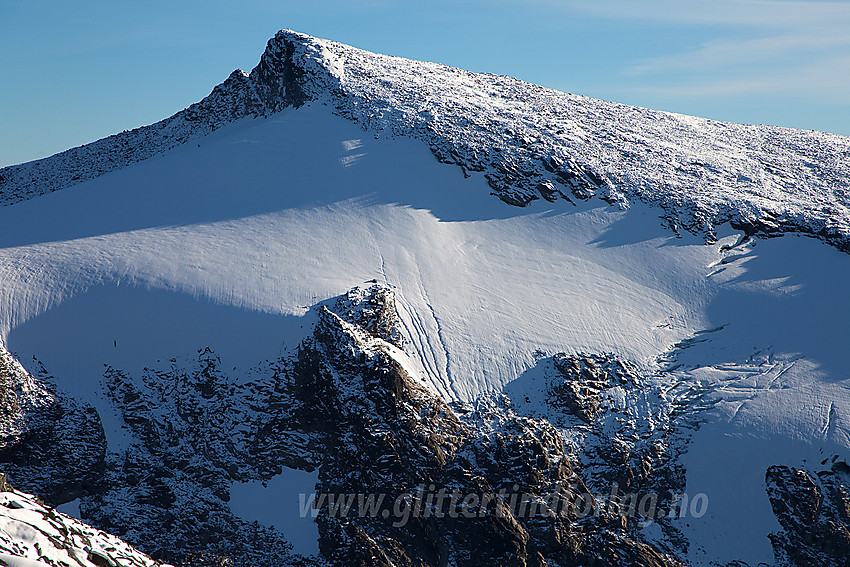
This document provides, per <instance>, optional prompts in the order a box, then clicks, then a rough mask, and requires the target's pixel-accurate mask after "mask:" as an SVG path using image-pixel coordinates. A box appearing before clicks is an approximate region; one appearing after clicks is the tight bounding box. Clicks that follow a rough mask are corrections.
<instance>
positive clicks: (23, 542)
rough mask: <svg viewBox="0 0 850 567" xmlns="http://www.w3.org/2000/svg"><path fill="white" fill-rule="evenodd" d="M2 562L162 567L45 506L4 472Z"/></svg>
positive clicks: (27, 566) (0, 486) (15, 566)
mask: <svg viewBox="0 0 850 567" xmlns="http://www.w3.org/2000/svg"><path fill="white" fill-rule="evenodd" d="M0 476H2V478H0V490H2V492H0V565H6V566H8V567H41V566H49V567H66V566H69V565H79V566H81V567H158V566H161V565H163V564H162V563H160V562H158V561H154V560H153V559H151V558H150V557H148V556H147V555H145V554H144V553H142V552H141V551H138V550H137V549H134V548H133V547H132V546H130V545H128V544H126V543H125V542H123V541H121V540H120V539H118V538H117V537H115V536H111V535H109V534H107V533H104V532H102V531H101V530H98V529H95V528H93V527H91V526H89V525H86V524H84V523H83V522H81V521H80V520H78V519H76V518H72V517H71V516H68V515H66V514H63V513H61V512H57V511H56V510H54V509H52V508H50V507H48V506H45V505H44V503H42V502H41V501H39V499H38V498H36V497H35V496H32V495H29V494H25V493H23V492H20V491H17V490H15V489H13V488H12V487H11V486H9V484H8V483H7V482H6V478H5V475H0Z"/></svg>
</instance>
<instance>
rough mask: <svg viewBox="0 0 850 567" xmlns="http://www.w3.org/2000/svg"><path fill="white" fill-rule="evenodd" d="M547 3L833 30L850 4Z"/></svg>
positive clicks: (762, 0) (619, 14)
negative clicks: (812, 26) (809, 26)
mask: <svg viewBox="0 0 850 567" xmlns="http://www.w3.org/2000/svg"><path fill="white" fill-rule="evenodd" d="M547 3H548V4H550V5H556V6H559V7H563V8H569V9H570V10H575V11H578V12H582V13H585V14H588V15H592V16H597V17H601V18H612V19H613V18H616V19H627V20H651V21H658V22H670V23H680V24H697V25H712V24H720V25H736V26H756V27H762V28H764V27H788V26H792V27H800V26H807V25H814V26H822V25H827V26H829V27H830V28H832V29H839V28H840V27H841V26H842V25H843V26H844V29H845V30H846V29H848V28H847V25H848V24H850V5H848V4H847V3H845V2H801V1H783V0H714V1H712V2H705V3H701V4H699V3H692V2H685V1H682V0H645V1H642V2H635V1H634V0H549V1H548V2H547Z"/></svg>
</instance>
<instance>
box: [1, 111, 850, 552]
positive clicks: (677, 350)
mask: <svg viewBox="0 0 850 567" xmlns="http://www.w3.org/2000/svg"><path fill="white" fill-rule="evenodd" d="M488 190H489V188H488V187H487V185H486V181H485V180H484V178H483V175H481V174H472V177H471V178H469V179H464V176H463V174H462V172H461V170H460V169H459V168H454V167H445V166H443V165H440V164H439V163H437V162H436V161H435V160H434V157H433V156H432V155H431V153H430V152H429V151H428V149H427V147H426V146H425V145H423V144H421V143H420V142H417V141H415V140H405V139H384V138H381V139H375V138H374V136H371V135H367V134H365V133H364V131H363V130H362V129H360V128H359V127H358V126H357V125H356V124H355V123H353V122H351V121H348V120H345V119H344V118H341V117H338V116H335V115H333V114H332V112H331V111H330V109H329V108H327V107H325V106H323V105H321V104H317V103H314V104H312V105H308V106H305V107H302V108H300V109H298V110H295V109H291V108H290V109H286V110H284V111H282V112H280V113H276V114H273V115H271V116H270V117H268V118H259V119H252V118H246V119H242V120H239V121H237V122H235V123H233V124H231V125H229V126H225V127H222V128H220V129H219V130H217V131H216V132H214V133H213V134H211V135H209V136H207V137H205V138H202V139H199V140H198V141H197V143H195V142H192V143H190V144H186V145H183V146H181V147H178V148H176V149H173V150H171V151H169V152H167V153H163V154H161V155H158V156H156V157H153V158H151V159H149V160H147V161H144V162H141V163H137V164H135V165H131V166H129V167H126V168H124V169H120V170H117V171H113V172H111V173H109V174H106V175H103V176H101V177H98V178H96V179H92V180H89V181H86V182H83V183H81V184H79V185H77V186H76V187H74V188H73V189H70V190H65V191H59V192H56V193H52V194H49V195H45V196H42V197H40V198H38V199H34V200H30V201H26V202H22V203H18V204H15V205H13V206H8V207H4V208H0V226H2V227H3V229H2V231H0V281H2V289H0V329H2V336H3V340H4V342H5V343H6V345H7V346H8V348H9V349H10V350H11V351H12V352H14V353H15V354H17V355H18V356H19V358H20V359H21V360H22V362H24V364H25V365H27V364H30V363H31V361H32V357H33V356H36V357H37V358H38V360H39V361H41V363H43V364H44V365H45V367H46V368H47V370H48V371H49V372H51V373H53V374H54V375H55V376H56V377H57V380H58V382H59V384H60V386H61V387H63V388H65V389H66V390H68V391H70V392H71V393H72V394H74V395H75V396H77V397H82V398H84V399H87V400H88V401H90V402H91V403H92V404H93V405H95V406H96V407H97V408H98V409H99V410H100V412H101V415H102V416H103V417H104V420H105V427H106V429H107V435H108V436H109V442H110V443H111V444H113V446H115V445H118V444H121V443H123V440H122V438H121V436H120V435H119V434H118V432H117V431H116V430H115V429H116V428H117V426H115V427H113V426H114V425H115V423H117V422H111V421H110V418H109V415H110V413H111V411H112V410H111V409H110V408H109V406H108V404H107V403H106V402H105V398H103V397H102V396H101V394H100V390H99V386H98V382H99V379H100V377H101V376H102V373H103V364H104V363H108V364H110V365H112V366H113V367H116V368H122V369H127V370H130V371H132V370H134V369H138V368H140V367H141V366H144V365H145V364H151V363H152V362H153V361H155V360H157V359H160V358H171V357H173V356H179V355H182V354H186V353H189V352H191V351H194V350H195V349H198V348H202V347H204V346H211V347H212V348H213V349H214V350H215V351H216V352H217V353H218V354H219V355H220V356H221V358H222V362H223V364H224V365H225V366H226V365H231V366H233V367H236V368H237V369H238V370H245V369H247V368H248V367H250V366H252V365H254V364H255V363H257V362H258V361H260V360H262V359H265V358H271V357H275V356H277V355H279V354H280V353H281V352H283V351H285V350H286V349H288V348H292V347H294V346H296V345H297V343H298V341H299V339H300V338H301V337H302V336H304V335H305V334H306V333H307V332H308V331H309V328H310V325H311V323H312V317H313V315H312V312H311V311H310V307H311V306H313V305H315V304H316V303H318V302H321V301H323V300H326V299H328V298H331V297H334V296H337V295H339V294H341V293H344V292H345V291H346V290H348V289H349V288H351V287H353V286H355V285H358V284H361V283H362V282H364V281H366V280H370V279H373V278H374V279H377V280H379V281H386V282H388V283H390V284H392V285H394V286H396V287H397V290H398V299H399V310H400V312H401V317H402V319H403V322H404V325H405V328H406V332H407V339H408V350H409V352H410V353H411V354H413V355H414V358H415V360H416V361H417V362H416V364H417V366H418V369H417V372H418V373H419V374H420V376H421V377H422V378H423V379H424V380H425V381H426V382H427V383H428V384H429V385H430V386H431V387H432V388H433V389H434V390H435V391H437V392H439V393H440V394H441V395H443V396H444V397H445V398H447V399H457V400H463V401H470V400H474V399H476V398H478V397H480V396H482V395H484V394H486V393H492V392H495V391H498V390H500V389H501V388H502V387H503V386H504V385H506V384H508V383H509V382H511V381H512V380H514V379H516V378H517V377H518V376H520V375H521V374H522V373H523V372H524V371H526V370H527V369H528V368H530V367H531V366H532V365H533V364H534V362H535V360H536V358H535V357H536V356H537V355H539V353H537V351H544V352H548V353H554V352H559V351H567V352H580V351H589V352H614V353H617V354H618V355H620V356H622V357H623V358H626V359H629V360H633V361H636V362H637V363H638V364H640V365H642V366H644V367H645V368H648V369H653V368H656V365H657V363H656V358H657V357H658V356H659V355H660V354H661V353H667V356H668V359H676V360H678V361H679V362H678V363H681V364H683V365H684V367H687V368H689V369H693V372H692V374H690V376H692V377H696V378H695V379H699V380H702V381H704V382H705V383H706V384H713V385H714V387H715V388H717V389H718V391H719V392H720V395H721V396H722V397H723V398H724V400H726V401H724V402H722V403H721V404H720V405H719V409H718V411H717V412H715V414H714V415H715V418H714V419H715V421H716V424H715V425H713V426H712V427H711V428H709V427H706V428H704V429H703V430H701V431H700V433H699V434H698V435H697V436H696V437H695V439H694V442H693V443H692V445H691V447H690V452H689V454H688V459H689V461H690V463H689V464H691V465H693V466H692V467H689V469H690V470H694V471H699V472H698V473H695V476H691V477H689V491H690V492H693V493H695V492H706V493H708V494H709V495H710V497H711V498H714V499H716V500H717V501H718V502H719V501H721V500H724V501H727V500H728V501H730V502H735V501H736V496H735V495H736V494H743V493H746V494H751V495H752V494H757V495H758V496H751V497H752V498H759V499H760V500H759V502H760V503H761V504H760V505H761V506H762V512H763V511H764V510H767V512H766V514H764V516H765V517H766V516H767V515H769V505H768V504H767V497H766V496H761V495H762V494H763V493H764V491H763V488H764V487H763V473H764V467H763V466H762V465H763V463H762V461H764V462H766V463H768V464H770V463H772V462H782V463H783V464H789V465H794V464H797V463H799V462H800V460H801V459H804V458H807V459H810V460H811V459H814V456H816V455H818V454H820V452H821V451H826V452H830V453H835V452H840V453H842V454H845V455H846V454H847V452H848V448H850V440H848V431H850V423H848V421H847V419H848V418H847V415H848V413H847V412H848V410H850V389H848V388H849V387H850V381H848V375H850V371H848V369H850V356H848V354H847V353H846V350H845V348H844V347H845V342H846V337H847V336H850V323H848V321H849V320H850V318H848V316H847V315H848V306H850V296H849V295H850V290H848V288H847V286H846V282H847V281H850V258H848V256H847V255H846V254H844V253H841V252H839V251H838V250H836V249H834V248H830V247H827V246H825V245H823V244H822V243H820V242H818V241H816V240H814V239H808V238H797V237H794V236H786V237H784V238H779V239H774V240H767V241H757V243H756V245H755V246H753V245H752V243H744V244H741V245H739V246H736V247H734V248H731V249H722V247H723V246H726V247H729V246H732V245H734V244H736V242H737V240H738V235H736V234H731V233H729V234H726V235H724V234H720V235H719V236H720V240H719V241H718V242H717V243H716V244H712V245H706V244H704V241H703V240H702V239H701V238H697V237H689V236H684V237H682V238H677V237H675V236H674V235H673V234H672V233H671V232H670V231H669V230H667V229H665V228H664V227H662V226H661V222H660V221H659V219H658V216H657V212H656V211H654V210H650V209H646V210H644V209H643V208H641V207H640V206H637V205H636V206H633V207H632V208H631V209H630V210H628V211H623V210H620V209H618V208H616V207H612V206H609V205H605V204H602V203H600V202H587V203H581V204H579V205H578V206H576V205H573V204H571V203H569V202H567V201H564V200H561V201H558V202H555V203H546V202H543V201H536V202H534V203H532V204H531V205H530V206H528V207H525V208H515V207H509V206H507V205H505V204H504V203H502V202H500V201H498V200H496V199H492V198H491V199H489V200H488V199H487V198H486V193H487V192H488ZM721 327H722V328H721ZM718 328H720V329H719V330H718ZM705 330H713V332H710V333H701V334H698V335H696V340H694V341H689V342H685V343H680V342H681V341H683V340H686V339H689V338H692V337H693V336H694V333H697V332H700V331H705ZM676 343H680V344H679V346H677V347H673V346H672V345H674V344H676ZM690 379H694V378H690ZM745 435H746V436H749V437H748V438H751V439H753V440H754V441H753V443H754V444H756V445H759V444H760V443H762V442H763V443H764V444H765V445H768V444H769V445H770V446H771V447H774V448H773V449H770V451H765V453H764V454H763V455H762V454H757V455H752V454H751V451H750V445H751V444H748V443H747V442H740V443H727V440H728V439H729V438H733V439H738V438H741V437H742V436H745ZM777 439H780V440H784V439H794V440H796V441H799V446H800V447H802V449H800V450H798V446H796V445H792V444H788V445H786V444H784V441H781V442H780V441H777ZM796 441H795V443H796ZM726 451H732V452H733V453H734V455H735V458H739V459H743V460H744V461H746V462H747V463H749V465H748V466H749V468H747V469H746V471H747V472H746V473H743V472H742V473H741V475H740V476H737V475H738V473H737V472H736V471H735V470H734V469H733V468H732V467H727V466H726V465H725V462H724V461H722V460H721V458H722V459H727V458H730V455H729V454H728V453H726ZM701 455H706V457H705V460H703V459H701ZM712 473H716V475H715V476H712ZM759 475H760V476H759ZM694 483H698V484H694ZM736 491H737V492H736ZM755 513H757V512H754V514H755ZM752 517H753V516H752V515H746V514H736V513H735V508H734V507H732V508H731V511H724V512H722V513H718V514H716V515H714V516H711V515H707V516H706V518H705V519H704V520H703V523H702V524H697V522H696V521H693V520H692V521H691V526H692V527H691V528H690V529H691V530H692V532H693V533H692V534H691V535H692V540H693V541H694V542H695V543H694V545H693V547H692V550H691V554H692V557H693V558H694V560H696V561H698V562H699V561H708V560H709V559H723V560H731V559H746V560H748V561H750V562H751V564H756V563H757V562H758V561H771V559H772V556H771V553H770V546H769V542H768V541H767V539H766V537H765V536H766V533H767V531H768V530H770V529H773V528H774V526H773V524H770V523H769V521H767V520H765V521H763V522H761V523H753V522H752ZM760 518H761V519H764V518H762V517H760ZM723 534H733V537H731V540H732V543H729V542H727V541H724V539H723V537H722V535H723ZM736 542H737V543H736Z"/></svg>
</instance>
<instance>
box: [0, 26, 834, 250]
mask: <svg viewBox="0 0 850 567" xmlns="http://www.w3.org/2000/svg"><path fill="white" fill-rule="evenodd" d="M307 101H317V102H323V103H324V104H329V105H330V106H331V107H332V108H334V109H335V111H336V112H337V113H338V114H340V115H342V116H345V117H347V118H350V119H352V120H355V121H356V122H358V123H359V124H360V125H361V126H363V127H364V128H365V129H367V130H368V131H370V132H372V133H374V134H376V135H382V136H386V135H392V136H405V137H412V138H417V139H420V140H423V141H425V142H426V143H427V144H428V145H429V146H430V147H431V149H432V151H433V152H434V154H435V155H436V156H437V157H438V159H440V161H443V162H446V163H454V164H457V165H459V166H461V167H462V168H463V170H464V173H467V172H471V171H480V172H483V174H484V176H485V177H486V178H487V180H488V182H489V184H490V187H491V188H492V190H493V191H494V192H495V194H496V195H498V196H499V197H500V198H502V199H503V200H505V201H507V202H509V203H511V204H515V205H525V204H527V203H529V202H530V201H532V200H534V199H538V198H539V197H540V196H543V197H545V198H547V199H556V198H559V196H563V197H565V198H568V199H569V198H571V197H573V196H574V197H576V198H580V199H585V198H589V197H592V196H594V195H596V196H599V197H602V198H603V199H607V200H610V201H616V202H619V203H622V204H626V203H628V202H629V201H630V200H633V199H635V198H636V199H639V200H642V201H645V202H648V203H652V204H655V205H658V206H660V207H662V208H663V209H664V216H665V218H666V220H667V222H668V224H669V225H670V226H671V227H672V228H673V229H674V230H679V229H680V228H683V229H686V230H689V231H693V232H699V233H701V234H704V235H705V236H706V237H707V238H709V239H713V238H714V237H715V227H716V226H717V225H718V224H722V223H724V222H728V221H731V222H732V223H733V224H734V225H736V226H739V227H742V228H744V229H746V230H747V231H750V232H762V233H770V232H775V231H796V232H805V233H809V234H814V235H817V236H818V237H820V238H823V239H825V240H827V241H828V242H830V243H832V244H834V245H835V246H838V247H839V248H841V249H843V250H845V251H850V211H848V205H850V195H848V177H850V139H848V138H846V137H842V136H836V135H831V134H824V133H817V132H808V131H800V130H791V129H784V128H775V127H767V126H744V125H738V124H728V123H721V122H715V121H711V120H706V119H701V118H695V117H690V116H683V115H676V114H671V113H666V112H658V111H652V110H647V109H642V108H635V107H630V106H626V105H622V104H617V103H611V102H606V101H600V100H595V99H591V98H587V97H582V96H577V95H572V94H565V93H561V92H558V91H553V90H550V89H545V88H542V87H538V86H535V85H531V84H527V83H523V82H521V81H517V80H515V79H511V78H509V77H500V76H495V75H490V74H475V73H470V72H467V71H462V70H459V69H453V68H450V67H446V66H444V65H439V64H435V63H424V62H419V61H411V60H407V59H402V58H398V57H390V56H385V55H377V54H373V53H369V52H366V51H362V50H359V49H355V48H353V47H349V46H346V45H342V44H339V43H335V42H332V41H327V40H321V39H316V38H313V37H310V36H306V35H303V34H299V33H296V32H292V31H289V30H284V31H281V32H279V33H278V34H277V35H276V36H275V37H274V38H272V39H271V40H270V41H269V43H268V47H267V49H266V52H265V53H264V54H263V56H262V58H261V60H260V62H259V64H258V65H257V67H256V68H254V70H253V71H252V72H251V73H250V74H249V75H246V74H245V73H243V72H242V71H238V70H237V71H234V72H233V73H232V74H231V76H230V77H229V78H228V79H227V80H226V81H225V82H224V83H222V84H221V85H219V86H218V87H216V88H215V89H214V90H213V92H212V93H211V94H210V95H209V96H208V97H207V98H205V99H204V100H203V101H201V102H199V103H197V104H194V105H192V106H190V107H189V108H187V109H186V110H184V111H181V112H179V113H177V114H175V115H174V116H172V117H170V118H168V119H166V120H163V121H161V122H158V123H156V124H154V125H151V126H148V127H145V128H139V129H136V130H133V131H130V132H124V133H121V134H118V135H116V136H112V137H109V138H105V139H104V140H100V141H98V142H95V143H94V144H89V145H87V146H83V147H80V148H75V149H72V150H68V151H67V152H63V153H61V154H57V155H56V156H53V157H51V158H47V159H44V160H37V161H34V162H30V163H26V164H22V165H19V166H13V167H8V168H5V169H4V170H2V171H0V202H6V203H13V202H17V201H20V200H22V199H27V198H31V197H32V196H35V195H39V194H42V193H44V192H48V191H56V190H58V189H63V188H65V187H67V186H69V185H72V184H75V183H79V182H81V181H83V180H86V179H91V178H93V177H97V176H99V175H102V174H103V173H106V172H109V171H113V170H115V169H118V168H121V167H124V166H126V165H128V164H130V163H133V162H137V161H141V160H144V159H147V158H149V157H151V156H153V155H155V154H157V153H158V152H162V151H164V150H168V149H170V148H173V147H176V146H178V145H180V144H182V143H185V142H186V141H187V140H191V139H195V138H197V137H199V136H203V135H206V134H208V133H209V132H211V131H213V130H215V129H217V128H219V127H221V126H223V125H225V124H227V123H230V122H233V121H235V120H238V119H240V118H242V117H246V116H268V115H271V114H273V113H275V112H277V111H279V110H281V109H283V108H286V107H289V106H294V107H298V106H300V105H302V104H304V103H305V102H307Z"/></svg>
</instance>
